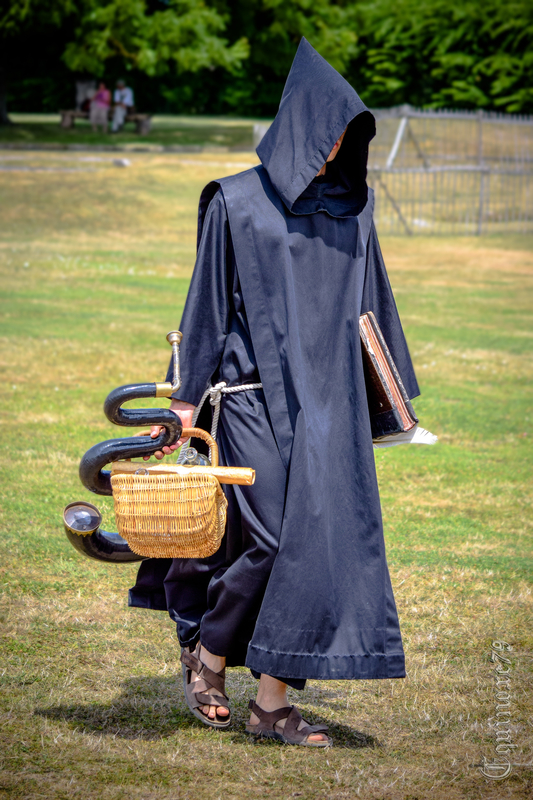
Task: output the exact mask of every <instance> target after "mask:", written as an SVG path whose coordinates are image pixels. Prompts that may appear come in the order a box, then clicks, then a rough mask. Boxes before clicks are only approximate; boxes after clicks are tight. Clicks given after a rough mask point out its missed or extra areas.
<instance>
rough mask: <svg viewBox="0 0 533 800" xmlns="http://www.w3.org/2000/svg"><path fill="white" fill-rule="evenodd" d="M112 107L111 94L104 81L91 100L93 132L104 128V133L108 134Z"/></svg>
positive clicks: (90, 115)
mask: <svg viewBox="0 0 533 800" xmlns="http://www.w3.org/2000/svg"><path fill="white" fill-rule="evenodd" d="M110 106H111V92H110V91H109V89H108V88H107V86H106V85H105V83H104V82H103V81H101V82H100V83H99V84H98V89H97V90H96V92H95V93H94V95H93V97H92V100H91V107H90V112H89V119H90V120H91V125H92V129H93V132H94V133H96V132H97V131H98V126H99V125H101V126H102V133H107V125H108V120H109V108H110Z"/></svg>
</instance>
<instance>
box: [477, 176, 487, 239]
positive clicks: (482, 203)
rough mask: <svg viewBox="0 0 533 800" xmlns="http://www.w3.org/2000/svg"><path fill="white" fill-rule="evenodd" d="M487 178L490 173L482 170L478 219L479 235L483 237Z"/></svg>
mask: <svg viewBox="0 0 533 800" xmlns="http://www.w3.org/2000/svg"><path fill="white" fill-rule="evenodd" d="M485 176H487V180H488V178H489V171H488V170H486V169H481V171H480V173H479V213H478V218H477V235H478V236H481V234H482V232H483V213H484V210H485V191H486V188H487V187H486V186H485Z"/></svg>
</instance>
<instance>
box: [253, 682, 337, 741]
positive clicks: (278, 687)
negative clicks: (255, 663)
mask: <svg viewBox="0 0 533 800" xmlns="http://www.w3.org/2000/svg"><path fill="white" fill-rule="evenodd" d="M256 703H257V705H258V706H259V707H260V708H262V709H263V711H277V709H278V708H285V707H289V706H290V703H289V701H288V700H287V684H286V683H282V682H281V681H277V680H276V679H275V678H272V677H271V676H270V675H261V680H260V681H259V689H258V692H257V699H256ZM286 721H287V720H286V719H280V720H279V722H276V727H279V728H281V729H282V730H283V728H284V727H285V723H286ZM259 722H260V720H259V718H258V717H257V716H256V715H255V714H254V713H253V711H252V713H251V714H250V724H251V725H257V724H258V723H259ZM306 725H309V723H308V722H306V721H305V720H302V721H301V722H300V724H299V725H298V730H301V729H302V728H305V726H306ZM328 740H329V737H328V736H326V734H324V733H311V734H309V737H308V741H309V742H324V741H325V742H327V741H328Z"/></svg>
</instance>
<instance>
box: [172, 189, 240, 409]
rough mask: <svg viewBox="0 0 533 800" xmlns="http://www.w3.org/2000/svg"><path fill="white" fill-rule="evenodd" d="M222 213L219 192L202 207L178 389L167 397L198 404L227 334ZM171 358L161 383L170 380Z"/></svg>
mask: <svg viewBox="0 0 533 800" xmlns="http://www.w3.org/2000/svg"><path fill="white" fill-rule="evenodd" d="M227 224H228V223H227V214H226V207H225V204H224V198H223V196H222V193H221V192H220V191H219V192H218V193H217V194H215V196H214V197H213V199H212V200H211V202H210V204H209V208H208V209H207V212H206V215H205V219H204V224H203V228H202V235H201V238H200V242H199V246H198V253H197V257H196V265H195V267H194V272H193V276H192V279H191V284H190V287H189V293H188V295H187V300H186V302H185V308H184V311H183V316H182V318H181V323H180V331H181V332H182V333H183V340H182V343H181V345H180V366H181V381H182V382H181V387H180V389H179V391H177V392H174V394H173V395H172V397H173V398H175V399H176V400H183V401H185V402H187V403H192V404H193V405H195V406H196V405H198V403H199V402H200V400H201V398H202V395H203V393H204V391H205V390H206V388H207V386H208V385H209V382H210V380H211V376H212V375H213V373H214V372H215V371H216V369H217V367H218V365H219V363H220V359H221V357H222V353H223V350H224V344H225V341H226V335H227V331H228V317H229V314H228V286H227V270H226V263H227V260H226V250H227V241H228V230H227ZM172 379H173V373H172V360H171V362H170V366H169V369H168V373H167V381H172Z"/></svg>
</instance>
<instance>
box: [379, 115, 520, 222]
mask: <svg viewBox="0 0 533 800" xmlns="http://www.w3.org/2000/svg"><path fill="white" fill-rule="evenodd" d="M373 113H374V114H375V116H376V121H377V135H376V138H375V139H374V140H373V141H372V143H371V145H370V154H369V161H368V165H369V167H368V183H369V185H370V186H372V188H373V189H374V190H375V195H376V209H375V214H374V217H375V220H376V225H377V227H378V230H379V232H380V233H392V234H408V235H413V234H416V233H433V234H470V235H472V234H474V235H480V234H484V233H504V232H513V233H529V232H533V117H531V116H529V117H526V116H514V115H508V114H497V113H492V112H483V111H478V112H468V111H417V110H416V109H413V108H411V107H409V106H401V107H399V108H394V109H388V110H379V111H374V112H373Z"/></svg>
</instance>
